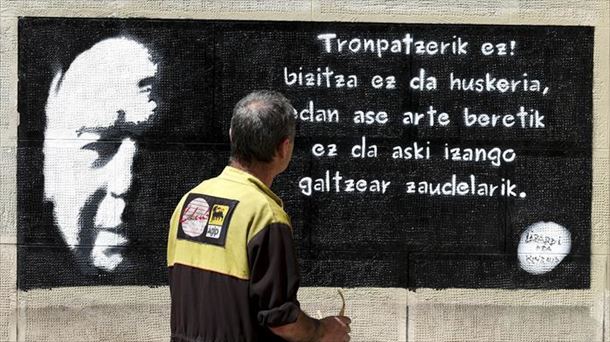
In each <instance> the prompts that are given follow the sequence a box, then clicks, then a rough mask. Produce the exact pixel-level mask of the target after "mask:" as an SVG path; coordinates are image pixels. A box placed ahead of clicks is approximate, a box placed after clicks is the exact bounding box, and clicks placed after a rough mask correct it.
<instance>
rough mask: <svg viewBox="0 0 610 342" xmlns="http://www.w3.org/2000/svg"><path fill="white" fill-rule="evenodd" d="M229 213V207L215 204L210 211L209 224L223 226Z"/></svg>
mask: <svg viewBox="0 0 610 342" xmlns="http://www.w3.org/2000/svg"><path fill="white" fill-rule="evenodd" d="M228 212H229V206H228V205H221V204H214V206H213V207H212V210H211V211H210V216H209V217H210V221H209V224H211V225H216V226H222V224H223V223H224V221H225V217H226V216H227V213H228Z"/></svg>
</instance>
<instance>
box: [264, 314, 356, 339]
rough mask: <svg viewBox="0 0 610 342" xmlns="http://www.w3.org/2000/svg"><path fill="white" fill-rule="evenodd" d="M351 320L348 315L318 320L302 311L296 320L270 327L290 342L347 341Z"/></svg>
mask: <svg viewBox="0 0 610 342" xmlns="http://www.w3.org/2000/svg"><path fill="white" fill-rule="evenodd" d="M351 322H352V320H351V319H349V317H346V316H329V317H326V318H323V319H321V320H317V319H315V318H311V317H309V316H307V315H306V314H305V313H304V312H302V311H301V312H300V313H299V316H298V318H297V321H296V322H294V323H289V324H286V325H282V326H279V327H270V329H271V331H273V333H274V334H276V335H278V336H281V337H282V338H283V339H285V340H287V341H290V342H347V341H349V340H350V337H349V332H350V328H349V325H350V323H351Z"/></svg>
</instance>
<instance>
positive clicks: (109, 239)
mask: <svg viewBox="0 0 610 342" xmlns="http://www.w3.org/2000/svg"><path fill="white" fill-rule="evenodd" d="M122 230H123V229H121V228H120V227H118V226H117V227H99V231H98V234H97V237H96V239H95V242H94V244H93V248H92V250H91V258H92V261H93V265H94V266H96V267H98V268H101V269H104V270H106V271H113V270H114V269H115V268H116V267H117V266H119V264H121V263H122V262H123V254H124V252H125V246H126V245H127V243H128V242H129V241H128V240H127V238H126V237H125V236H123V235H122V234H119V233H117V231H121V232H122Z"/></svg>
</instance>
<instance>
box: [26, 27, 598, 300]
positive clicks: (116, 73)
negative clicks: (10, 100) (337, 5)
mask: <svg viewBox="0 0 610 342" xmlns="http://www.w3.org/2000/svg"><path fill="white" fill-rule="evenodd" d="M592 34H593V31H592V29H591V28H588V27H535V26H480V25H409V24H366V23H360V24H354V23H295V22H291V23H287V22H222V21H194V20H148V19H128V20H121V19H68V18H22V19H20V22H19V99H18V102H19V111H20V115H21V120H20V126H19V159H18V190H19V195H18V218H19V227H18V239H19V250H18V262H19V265H18V285H19V288H20V289H24V290H27V289H31V288H47V287H57V286H77V285H126V284H133V285H150V286H156V285H162V284H165V283H166V276H167V275H166V270H165V243H166V238H167V229H168V227H167V223H168V220H169V217H170V215H171V212H172V211H173V208H174V206H175V203H176V202H177V201H178V200H179V199H180V197H181V195H182V194H183V193H185V192H186V191H187V190H189V189H190V188H192V187H193V186H194V185H196V184H198V183H199V182H200V181H201V180H203V179H205V178H209V177H212V176H215V175H216V174H218V173H219V172H220V171H221V170H222V168H223V167H224V166H225V165H226V163H227V161H228V151H229V148H228V135H227V132H228V125H229V122H230V116H231V109H232V107H233V105H234V104H235V102H236V101H237V100H238V99H239V98H241V97H242V96H243V95H245V94H246V93H248V92H250V91H251V90H253V89H261V88H268V89H275V90H279V91H281V92H283V93H285V94H286V95H287V96H288V97H289V98H291V99H292V101H293V104H294V106H295V108H296V113H295V115H296V116H297V118H298V122H299V127H298V130H297V139H296V146H295V154H294V158H293V162H292V163H291V166H290V168H289V169H288V170H287V172H286V173H284V174H282V175H281V176H280V177H279V178H278V179H277V180H276V182H275V184H274V187H273V188H274V190H275V191H276V192H277V193H278V194H280V196H281V197H282V198H283V199H284V202H285V205H286V209H287V211H288V213H289V214H290V215H291V217H292V221H293V225H294V228H295V241H296V246H297V252H298V255H299V258H300V263H301V272H302V276H303V285H305V286H347V287H349V286H376V287H405V288H407V287H408V288H417V287H434V288H447V287H468V288H483V287H491V288H548V289H553V288H586V287H588V286H589V282H590V239H591V227H590V209H591V173H592V171H591V170H592V167H591V139H592V138H591V130H592V51H593V36H592Z"/></svg>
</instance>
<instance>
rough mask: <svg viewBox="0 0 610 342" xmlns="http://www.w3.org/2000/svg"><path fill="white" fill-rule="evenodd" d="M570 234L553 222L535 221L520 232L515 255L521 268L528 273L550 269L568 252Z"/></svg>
mask: <svg viewBox="0 0 610 342" xmlns="http://www.w3.org/2000/svg"><path fill="white" fill-rule="evenodd" d="M571 249H572V236H571V234H570V232H569V231H568V230H567V229H566V228H565V227H563V226H560V225H558V224H557V223H555V222H537V223H534V224H532V225H531V226H529V227H527V229H526V230H525V231H524V232H523V233H522V234H521V239H520V241H519V247H518V249H517V255H518V257H519V264H520V265H521V268H522V269H523V270H524V271H526V272H528V273H530V274H535V275H538V274H544V273H547V272H550V271H552V270H553V269H554V268H555V267H557V265H559V263H561V261H562V260H563V259H564V258H565V257H566V255H568V254H569V253H570V250H571Z"/></svg>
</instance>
